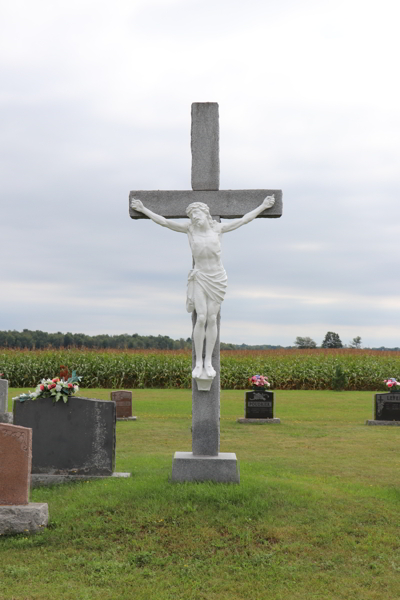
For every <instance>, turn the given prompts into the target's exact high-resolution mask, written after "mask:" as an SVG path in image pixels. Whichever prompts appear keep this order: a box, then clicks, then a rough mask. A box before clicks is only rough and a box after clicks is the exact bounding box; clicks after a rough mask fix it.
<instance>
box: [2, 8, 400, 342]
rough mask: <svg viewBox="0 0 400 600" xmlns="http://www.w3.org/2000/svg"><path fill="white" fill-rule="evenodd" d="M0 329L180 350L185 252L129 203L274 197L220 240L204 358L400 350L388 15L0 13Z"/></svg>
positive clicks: (395, 56)
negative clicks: (216, 187)
mask: <svg viewBox="0 0 400 600" xmlns="http://www.w3.org/2000/svg"><path fill="white" fill-rule="evenodd" d="M0 6H1V12H0V81H1V83H0V102H1V113H0V114H1V127H0V129H1V130H0V140H1V141H0V153H1V160H0V182H1V185H0V194H1V196H0V210H1V229H0V277H1V287H0V329H1V330H4V329H17V330H21V329H23V328H28V329H41V330H44V331H49V332H54V331H62V332H67V331H71V332H73V333H78V332H83V333H87V334H96V333H109V334H116V333H125V332H126V333H139V334H142V335H150V334H153V335H158V334H163V335H169V336H170V337H172V338H174V339H176V338H180V337H183V338H187V337H189V336H190V335H191V321H190V317H189V315H188V314H187V313H186V311H185V293H186V280H187V273H188V271H189V269H190V268H191V255H190V250H189V245H188V241H187V238H186V236H184V235H182V234H178V233H176V232H172V231H169V230H165V229H163V228H161V227H158V226H157V225H155V224H154V223H152V222H150V221H144V220H139V221H133V220H131V219H130V218H129V215H128V195H129V191H130V190H133V189H136V190H140V189H142V190H153V189H166V190H175V189H176V190H179V189H190V168H191V154H190V109H191V103H192V102H208V101H209V102H218V103H219V112H220V162H221V186H220V188H221V189H250V188H265V189H282V190H283V205H284V209H283V216H282V217H281V218H280V219H257V220H256V221H254V222H252V223H250V224H249V225H247V226H246V227H243V228H242V229H240V230H237V231H234V232H231V233H228V234H225V235H224V237H223V262H224V266H225V269H226V271H227V274H228V292H227V295H226V298H225V301H224V302H223V305H222V321H221V339H222V340H223V341H225V342H234V343H247V344H281V345H291V344H293V342H294V340H295V338H296V336H310V337H312V338H313V339H315V341H316V342H317V344H320V343H321V342H322V340H323V338H324V336H325V333H326V332H327V331H334V332H336V333H338V334H339V335H340V337H341V339H342V341H343V343H349V341H351V340H352V339H353V338H354V337H355V336H361V337H362V340H363V346H370V347H373V346H382V345H385V346H389V347H393V346H400V318H399V315H400V268H399V260H398V259H399V251H400V93H399V92H400V77H399V62H400V61H399V59H400V36H399V33H398V27H399V22H400V5H399V3H398V1H397V0H380V1H379V2H378V1H377V0H374V1H371V0H302V1H301V2H299V1H298V0H297V1H293V0H279V2H278V1H277V0H200V1H197V0H129V1H125V0H113V2H111V1H107V2H105V1H102V0H95V1H94V0H93V1H92V0H68V1H63V0H59V1H57V0H35V2H32V1H31V0H13V2H9V0H1V2H0Z"/></svg>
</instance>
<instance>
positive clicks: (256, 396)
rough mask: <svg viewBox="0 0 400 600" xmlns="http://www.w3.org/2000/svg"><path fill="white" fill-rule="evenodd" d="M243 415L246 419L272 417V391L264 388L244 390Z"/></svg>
mask: <svg viewBox="0 0 400 600" xmlns="http://www.w3.org/2000/svg"><path fill="white" fill-rule="evenodd" d="M245 417H246V419H273V418H274V392H267V391H266V390H253V391H252V392H246V400H245Z"/></svg>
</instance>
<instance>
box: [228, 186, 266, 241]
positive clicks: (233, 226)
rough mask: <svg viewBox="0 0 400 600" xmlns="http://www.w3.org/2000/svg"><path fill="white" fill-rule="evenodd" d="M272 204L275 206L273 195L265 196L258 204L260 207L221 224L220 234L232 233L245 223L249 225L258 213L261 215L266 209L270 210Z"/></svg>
mask: <svg viewBox="0 0 400 600" xmlns="http://www.w3.org/2000/svg"><path fill="white" fill-rule="evenodd" d="M274 204H275V194H272V196H267V197H266V198H264V200H263V202H262V203H261V204H260V206H257V208H255V209H254V210H251V211H250V212H248V213H246V214H245V215H243V217H241V218H240V219H233V220H232V221H229V222H227V223H222V224H221V233H226V232H228V231H233V230H234V229H237V228H238V227H241V226H242V225H246V224H247V223H250V221H252V220H253V219H255V218H256V217H258V215H259V214H260V213H262V212H263V211H264V210H265V209H266V208H271V206H273V205H274Z"/></svg>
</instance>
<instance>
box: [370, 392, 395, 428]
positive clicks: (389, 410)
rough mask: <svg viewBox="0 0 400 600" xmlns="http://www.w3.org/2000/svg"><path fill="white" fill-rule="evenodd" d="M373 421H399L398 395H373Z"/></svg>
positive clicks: (391, 393)
mask: <svg viewBox="0 0 400 600" xmlns="http://www.w3.org/2000/svg"><path fill="white" fill-rule="evenodd" d="M375 420H376V421H400V393H399V392H390V393H388V394H375Z"/></svg>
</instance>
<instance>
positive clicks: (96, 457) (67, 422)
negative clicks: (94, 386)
mask: <svg viewBox="0 0 400 600" xmlns="http://www.w3.org/2000/svg"><path fill="white" fill-rule="evenodd" d="M14 423H15V424H16V425H22V426H24V427H30V428H31V429H32V431H33V443H32V473H33V474H48V475H93V476H94V475H98V476H110V475H112V474H113V470H114V465H115V443H116V441H115V440H116V438H115V429H116V428H115V426H116V409H115V403H114V402H108V401H103V400H94V399H92V398H80V397H74V396H72V397H71V398H69V399H68V402H67V403H64V402H62V401H59V402H55V403H54V402H53V400H52V399H51V398H40V399H39V400H34V401H33V400H26V401H25V402H20V401H19V400H16V401H15V402H14Z"/></svg>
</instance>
